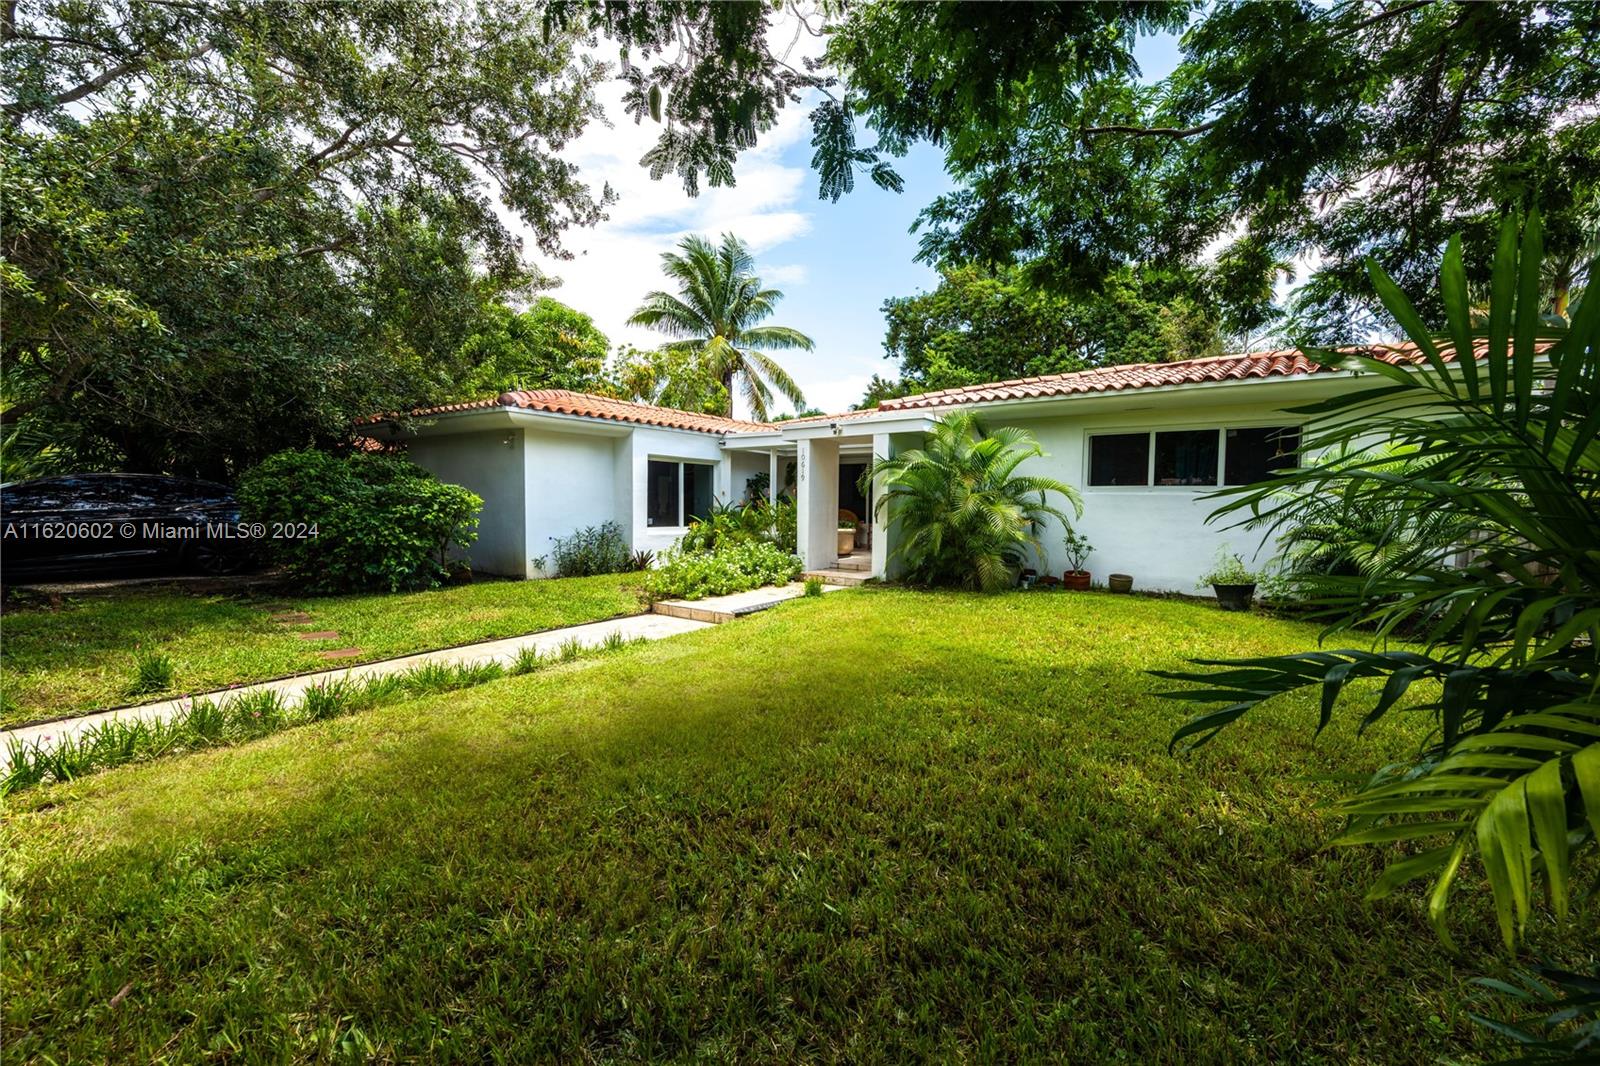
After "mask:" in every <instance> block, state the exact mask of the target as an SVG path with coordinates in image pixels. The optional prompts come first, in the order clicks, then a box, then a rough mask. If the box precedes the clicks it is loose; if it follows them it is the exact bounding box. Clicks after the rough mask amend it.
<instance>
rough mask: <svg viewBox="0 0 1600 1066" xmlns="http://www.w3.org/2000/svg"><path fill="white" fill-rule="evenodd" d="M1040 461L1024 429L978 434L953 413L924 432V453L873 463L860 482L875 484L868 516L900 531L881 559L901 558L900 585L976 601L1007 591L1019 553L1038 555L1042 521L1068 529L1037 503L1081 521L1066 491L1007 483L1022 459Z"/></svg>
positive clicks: (1028, 480) (1028, 479)
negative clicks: (972, 596)
mask: <svg viewBox="0 0 1600 1066" xmlns="http://www.w3.org/2000/svg"><path fill="white" fill-rule="evenodd" d="M1043 455H1044V450H1043V449H1042V448H1040V447H1039V444H1038V442H1037V441H1035V440H1034V439H1033V435H1032V434H1031V433H1029V432H1028V431H1027V430H1024V429H1017V428H1016V427H1014V426H1003V427H1001V428H1000V429H997V430H995V431H994V432H993V433H988V432H986V431H985V430H984V428H983V424H982V423H981V422H979V421H978V418H977V416H976V415H974V414H972V413H971V412H969V411H957V412H955V413H953V414H949V415H946V416H945V417H944V418H943V419H941V420H940V421H939V422H938V423H937V424H936V425H935V426H934V428H933V432H932V433H930V434H928V440H927V443H926V445H925V446H924V447H922V448H918V449H915V450H913V451H908V452H902V453H901V454H900V455H897V456H895V457H894V458H892V459H878V460H876V461H875V462H874V463H873V464H872V467H871V469H870V470H868V471H867V473H866V475H865V476H864V477H863V479H862V480H863V482H866V481H869V480H872V479H876V478H878V477H882V478H883V479H884V482H883V490H882V491H881V492H880V493H879V494H878V504H877V509H878V511H879V513H880V514H882V513H884V512H887V513H888V515H889V520H890V521H892V522H894V523H896V524H897V526H898V528H899V530H900V535H899V538H898V539H899V544H898V545H897V546H896V547H895V549H894V551H893V552H892V553H891V555H890V558H901V559H903V560H904V561H905V564H906V568H907V573H906V576H907V578H908V579H909V580H911V581H914V582H918V583H926V584H930V585H960V586H963V587H966V588H978V589H982V590H984V591H986V592H991V591H994V590H996V589H1000V588H1004V587H1006V586H1007V585H1010V584H1012V583H1013V582H1014V581H1015V580H1016V577H1017V571H1018V570H1019V569H1020V568H1021V567H1022V565H1023V563H1024V562H1025V561H1026V560H1027V559H1028V557H1029V555H1028V550H1029V549H1032V551H1033V553H1034V554H1035V555H1037V556H1040V557H1042V556H1043V555H1044V548H1043V547H1042V545H1040V543H1039V530H1040V528H1041V527H1042V525H1043V524H1044V521H1045V519H1046V518H1054V519H1056V520H1057V521H1059V522H1060V523H1061V524H1062V525H1063V526H1069V525H1070V523H1069V520H1068V518H1067V516H1066V515H1065V514H1063V513H1062V512H1061V511H1060V510H1059V509H1058V508H1056V507H1053V506H1051V505H1050V503H1049V500H1048V498H1047V494H1048V493H1051V492H1054V493H1057V494H1058V495H1060V496H1061V497H1062V498H1063V499H1065V500H1066V501H1067V502H1068V503H1069V504H1071V505H1072V508H1073V511H1074V513H1075V514H1082V513H1083V504H1082V501H1081V500H1080V499H1079V498H1078V494H1077V492H1075V491H1074V490H1073V489H1072V487H1071V486H1069V485H1065V484H1063V483H1062V482H1060V481H1057V480H1055V479H1054V478H1048V477H1032V476H1028V475H1019V474H1017V467H1019V466H1021V465H1022V463H1023V462H1024V461H1025V460H1027V459H1030V458H1033V457H1035V456H1043Z"/></svg>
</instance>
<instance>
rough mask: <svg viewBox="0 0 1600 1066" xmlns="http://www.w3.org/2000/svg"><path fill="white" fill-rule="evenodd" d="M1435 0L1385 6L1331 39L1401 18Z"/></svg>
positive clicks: (1414, 0) (1413, 0) (1427, 5)
mask: <svg viewBox="0 0 1600 1066" xmlns="http://www.w3.org/2000/svg"><path fill="white" fill-rule="evenodd" d="M1433 2H1434V0H1411V3H1408V4H1401V5H1400V6H1399V7H1390V8H1385V9H1383V10H1382V11H1379V12H1378V13H1377V14H1376V15H1373V16H1371V17H1370V18H1364V19H1362V20H1361V21H1360V22H1358V23H1356V24H1355V25H1354V26H1351V27H1350V28H1349V29H1345V30H1340V31H1339V32H1338V33H1336V34H1334V35H1333V37H1332V38H1331V39H1332V40H1335V41H1337V40H1340V39H1341V38H1344V37H1349V36H1350V35H1351V34H1353V33H1360V32H1361V31H1362V30H1364V29H1366V28H1367V27H1368V26H1375V25H1377V24H1378V23H1380V22H1386V21H1388V20H1389V19H1392V18H1399V17H1400V16H1401V15H1404V14H1407V13H1408V12H1412V11H1415V10H1417V8H1419V7H1430V6H1432V5H1433Z"/></svg>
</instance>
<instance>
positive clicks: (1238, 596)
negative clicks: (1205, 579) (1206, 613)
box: [1211, 583, 1256, 611]
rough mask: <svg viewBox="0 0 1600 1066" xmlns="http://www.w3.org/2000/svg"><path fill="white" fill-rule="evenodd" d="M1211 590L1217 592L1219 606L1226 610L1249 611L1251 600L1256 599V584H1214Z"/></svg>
mask: <svg viewBox="0 0 1600 1066" xmlns="http://www.w3.org/2000/svg"><path fill="white" fill-rule="evenodd" d="M1211 591H1213V592H1215V593H1216V594H1217V606H1218V607H1221V608H1222V609H1223V610H1224V611H1248V610H1249V609H1250V601H1251V600H1253V599H1255V595H1256V586H1255V584H1254V583H1251V584H1249V585H1212V586H1211Z"/></svg>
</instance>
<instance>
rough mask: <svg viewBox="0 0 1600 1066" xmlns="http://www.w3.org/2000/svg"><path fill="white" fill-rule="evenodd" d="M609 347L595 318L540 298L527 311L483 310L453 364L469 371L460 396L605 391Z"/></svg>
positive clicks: (500, 308) (498, 305)
mask: <svg viewBox="0 0 1600 1066" xmlns="http://www.w3.org/2000/svg"><path fill="white" fill-rule="evenodd" d="M609 346H610V342H609V341H608V340H606V335H605V334H604V333H602V332H600V329H599V327H597V326H596V325H595V324H594V319H592V318H590V317H589V316H588V315H586V314H584V313H583V312H581V311H577V310H574V309H573V308H571V307H568V306H567V305H566V304H564V303H561V302H560V301H559V300H552V299H551V298H550V297H548V296H541V297H539V299H537V300H535V301H534V303H533V306H532V307H530V308H528V309H527V310H526V311H515V310H513V309H511V308H509V307H506V306H505V305H503V304H496V305H493V306H491V307H488V308H486V309H485V311H484V314H483V319H482V321H481V322H480V323H479V324H478V326H477V328H476V329H474V330H473V332H472V333H471V335H469V336H468V337H467V339H466V340H465V341H463V342H462V344H461V348H460V350H459V352H458V353H457V361H458V362H459V363H460V364H461V365H462V366H466V367H471V368H472V369H471V370H470V371H468V372H467V374H466V377H465V380H464V381H463V384H462V387H461V389H460V394H461V395H463V396H467V397H480V396H484V395H487V394H493V393H501V392H505V391H507V390H508V389H572V390H574V391H576V392H595V391H599V390H604V389H605V387H606V385H605V380H606V379H605V369H606V351H607V349H608V348H609Z"/></svg>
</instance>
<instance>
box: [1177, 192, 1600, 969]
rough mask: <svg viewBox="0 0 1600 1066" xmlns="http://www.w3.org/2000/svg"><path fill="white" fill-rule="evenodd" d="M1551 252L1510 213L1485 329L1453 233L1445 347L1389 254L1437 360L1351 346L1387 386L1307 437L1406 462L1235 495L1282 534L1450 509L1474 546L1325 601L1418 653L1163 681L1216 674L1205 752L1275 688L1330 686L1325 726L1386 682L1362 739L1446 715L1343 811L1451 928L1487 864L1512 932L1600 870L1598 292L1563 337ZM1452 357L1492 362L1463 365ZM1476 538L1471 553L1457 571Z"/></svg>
mask: <svg viewBox="0 0 1600 1066" xmlns="http://www.w3.org/2000/svg"><path fill="white" fill-rule="evenodd" d="M1543 264H1544V241H1543V232H1542V226H1541V224H1540V220H1539V218H1538V216H1537V215H1535V216H1533V217H1530V218H1529V219H1528V220H1527V223H1526V225H1525V226H1524V227H1523V228H1522V231H1521V234H1520V238H1519V234H1518V227H1517V225H1516V222H1515V220H1511V219H1508V220H1507V221H1506V222H1505V224H1504V225H1503V226H1502V228H1501V232H1500V238H1499V241H1498V250H1497V252H1496V255H1495V259H1494V265H1493V268H1492V272H1491V285H1490V288H1489V295H1490V300H1489V309H1488V319H1487V329H1486V331H1484V332H1483V333H1477V332H1475V331H1474V330H1473V328H1472V322H1471V314H1470V312H1471V301H1470V299H1469V294H1468V284H1467V278H1468V277H1469V273H1468V271H1467V269H1466V267H1465V265H1464V263H1463V261H1462V252H1461V243H1460V242H1459V241H1452V242H1451V243H1450V245H1449V248H1448V251H1447V253H1446V256H1445V260H1444V267H1443V272H1442V276H1441V280H1440V286H1439V289H1440V292H1439V299H1440V303H1441V305H1442V306H1443V309H1444V311H1445V314H1446V320H1447V323H1448V329H1447V331H1446V332H1445V334H1444V335H1443V339H1440V338H1438V337H1436V336H1434V335H1432V334H1430V331H1429V330H1428V329H1427V328H1426V327H1425V326H1424V324H1423V320H1422V318H1421V316H1420V315H1419V314H1418V312H1417V310H1416V309H1415V307H1414V306H1413V305H1412V304H1411V302H1410V301H1409V300H1407V299H1406V297H1405V296H1404V295H1403V294H1402V293H1401V291H1400V289H1399V287H1398V286H1397V285H1396V284H1395V283H1394V281H1393V280H1391V279H1390V277H1389V276H1388V275H1387V274H1386V273H1385V272H1384V271H1383V270H1382V269H1381V268H1379V267H1378V266H1377V265H1376V264H1374V265H1373V266H1372V268H1371V269H1372V280H1373V283H1374V285H1375V287H1376V290H1377V292H1378V294H1379V296H1380V297H1381V298H1382V300H1383V302H1384V305H1385V307H1386V308H1387V309H1388V311H1389V313H1390V314H1392V315H1393V316H1394V318H1395V319H1396V320H1397V321H1399V322H1400V323H1402V325H1403V326H1404V327H1405V329H1406V332H1407V334H1408V336H1409V337H1410V338H1411V340H1412V341H1413V342H1414V343H1415V344H1416V345H1417V346H1418V349H1419V351H1420V353H1421V359H1422V364H1421V365H1420V366H1417V367H1405V366H1396V365H1391V364H1390V363H1388V362H1385V361H1383V360H1380V359H1375V358H1369V357H1366V356H1360V355H1353V356H1346V357H1344V360H1343V365H1345V366H1347V367H1349V368H1350V369H1357V370H1361V371H1364V372H1367V373H1370V374H1372V375H1374V376H1375V377H1377V378H1379V379H1380V380H1381V381H1382V382H1383V383H1382V384H1380V385H1378V386H1376V387H1374V388H1371V389H1366V390H1363V391H1361V392H1359V393H1357V394H1354V395H1350V396H1346V397H1344V398H1340V399H1334V400H1329V401H1326V402H1324V403H1321V404H1317V405H1314V406H1312V407H1308V408H1304V409H1302V410H1303V412H1304V413H1306V414H1308V415H1311V416H1314V417H1316V418H1318V419H1320V420H1321V422H1320V425H1321V428H1320V429H1319V430H1318V431H1317V432H1315V433H1314V434H1312V435H1310V436H1309V437H1308V438H1307V440H1306V442H1305V444H1306V447H1307V449H1308V451H1309V452H1310V453H1311V454H1317V453H1319V452H1330V451H1331V452H1334V453H1336V454H1337V453H1338V452H1339V450H1340V449H1345V450H1347V451H1349V450H1353V446H1354V445H1355V443H1356V442H1358V441H1361V440H1370V439H1371V437H1372V436H1373V435H1378V436H1383V437H1387V438H1389V439H1390V440H1391V441H1392V443H1393V445H1394V446H1395V447H1397V448H1400V449H1403V450H1404V454H1405V455H1406V456H1407V461H1408V463H1409V464H1410V465H1409V468H1408V469H1407V470H1405V471H1404V472H1403V473H1397V472H1396V471H1395V470H1394V468H1393V462H1394V460H1393V458H1392V455H1391V454H1390V453H1386V452H1379V453H1373V454H1368V455H1366V456H1364V457H1363V456H1356V457H1353V458H1349V459H1344V460H1341V461H1337V462H1333V463H1329V464H1327V465H1310V466H1308V467H1306V468H1305V469H1301V470H1297V471H1292V472H1288V473H1286V474H1285V475H1283V476H1282V477H1281V478H1280V481H1279V482H1278V483H1268V484H1264V485H1256V486H1251V487H1247V488H1244V489H1239V490H1225V491H1226V492H1227V493H1229V494H1230V495H1232V498H1231V499H1230V500H1229V501H1228V502H1227V503H1226V504H1224V506H1223V507H1222V508H1221V510H1220V511H1219V512H1218V513H1219V515H1225V516H1232V517H1234V518H1243V519H1245V520H1251V519H1254V520H1256V521H1259V522H1261V523H1264V524H1265V525H1266V526H1267V527H1268V528H1269V529H1283V528H1286V527H1288V526H1290V525H1292V524H1293V523H1295V522H1297V521H1299V520H1300V518H1301V517H1302V516H1303V515H1307V514H1308V513H1309V514H1311V515H1312V516H1314V515H1315V513H1316V508H1317V506H1318V505H1317V504H1316V503H1315V501H1316V499H1317V497H1319V496H1327V497H1329V498H1334V499H1339V498H1344V497H1345V496H1347V495H1348V494H1351V493H1356V494H1358V495H1359V497H1360V498H1361V499H1362V501H1363V506H1366V507H1370V508H1372V509H1373V510H1374V511H1375V512H1376V513H1390V512H1391V511H1395V512H1398V511H1406V510H1409V511H1417V510H1423V509H1427V510H1433V511H1437V512H1440V513H1441V514H1442V515H1444V516H1446V517H1447V519H1448V521H1450V522H1452V523H1457V524H1458V525H1459V528H1460V530H1461V540H1460V541H1459V542H1458V543H1456V544H1448V543H1442V542H1440V541H1438V540H1430V539H1422V540H1416V541H1413V542H1412V543H1411V544H1409V545H1408V546H1406V547H1404V548H1403V549H1402V550H1400V551H1398V552H1397V553H1396V554H1395V556H1394V557H1393V558H1391V560H1390V561H1389V563H1388V565H1386V566H1383V567H1378V568H1372V569H1370V570H1369V571H1365V572H1358V573H1355V574H1350V575H1346V576H1342V577H1336V578H1330V579H1329V581H1328V586H1327V588H1326V589H1325V591H1324V593H1323V595H1322V596H1321V597H1320V604H1321V605H1322V606H1323V607H1325V608H1328V609H1331V610H1334V611H1336V612H1337V613H1338V620H1337V623H1336V625H1338V626H1339V627H1341V628H1344V627H1351V626H1362V627H1368V628H1370V629H1371V630H1372V632H1374V633H1375V634H1376V636H1377V637H1378V638H1379V639H1380V640H1382V639H1383V638H1387V637H1390V636H1397V635H1403V636H1405V637H1407V638H1408V640H1409V641H1410V642H1412V643H1413V644H1414V645H1417V646H1420V650H1410V649H1407V650H1372V651H1365V650H1356V649H1348V650H1340V651H1317V652H1307V653H1304V654H1300V655H1288V656H1274V657H1269V658H1258V659H1243V660H1232V661H1219V662H1207V663H1204V664H1203V665H1206V666H1208V667H1215V669H1208V670H1204V671H1200V672H1187V671H1186V672H1172V673H1162V674H1160V675H1159V676H1163V677H1169V678H1176V679H1181V680H1185V681H1191V682H1197V683H1199V684H1200V685H1202V686H1203V687H1201V688H1199V689H1189V690H1185V691H1179V692H1175V693H1170V695H1172V696H1175V697H1177V698H1182V699H1188V700H1196V701H1201V702H1205V703H1212V704H1220V705H1221V706H1219V707H1217V708H1215V709H1211V710H1206V711H1203V712H1201V713H1199V714H1197V715H1195V716H1194V717H1193V718H1192V719H1191V720H1190V721H1188V722H1187V723H1186V724H1185V725H1184V726H1183V727H1182V728H1181V729H1179V730H1178V731H1177V733H1176V735H1175V736H1174V738H1173V743H1174V744H1175V745H1176V744H1180V743H1188V744H1193V745H1198V744H1203V743H1205V742H1206V741H1208V740H1210V739H1211V738H1212V737H1214V736H1215V735H1216V733H1217V731H1218V730H1221V729H1223V728H1225V727H1226V726H1227V725H1228V724H1229V723H1230V722H1233V721H1235V720H1236V719H1238V718H1239V717H1240V716H1242V715H1244V714H1247V713H1249V712H1250V711H1251V710H1252V709H1254V708H1255V707H1257V706H1258V705H1259V704H1260V703H1262V702H1263V701H1264V700H1267V699H1270V698H1271V697H1273V696H1275V695H1278V694H1280V693H1284V692H1289V691H1292V690H1295V689H1300V688H1303V687H1307V686H1320V688H1321V693H1322V699H1321V711H1320V717H1319V722H1318V726H1317V728H1318V730H1319V731H1320V730H1321V729H1323V728H1325V727H1326V726H1327V725H1328V724H1329V723H1330V722H1331V721H1332V719H1333V717H1334V715H1335V714H1336V713H1337V712H1338V711H1339V710H1340V695H1341V693H1342V692H1343V691H1344V689H1345V688H1346V686H1347V685H1349V684H1350V683H1351V682H1354V681H1357V680H1363V679H1371V680H1373V681H1375V682H1378V684H1377V686H1376V687H1375V689H1374V690H1373V691H1374V692H1375V693H1376V696H1375V697H1374V698H1371V699H1370V700H1369V701H1366V700H1364V703H1365V706H1364V710H1363V713H1362V717H1361V728H1362V729H1363V730H1367V729H1370V728H1372V727H1374V726H1376V725H1377V724H1378V723H1380V722H1382V721H1383V720H1384V719H1385V718H1386V717H1387V716H1389V715H1391V714H1395V713H1400V712H1401V711H1402V710H1404V711H1405V712H1406V713H1412V714H1427V715H1430V716H1431V717H1432V719H1433V721H1434V723H1435V726H1436V730H1435V732H1434V733H1433V734H1432V735H1431V738H1430V740H1429V742H1428V743H1427V744H1426V746H1425V747H1424V748H1423V749H1422V750H1421V751H1419V752H1418V753H1417V755H1416V757H1415V759H1414V760H1412V761H1411V762H1409V763H1405V764H1402V765H1398V766H1390V767H1386V768H1385V769H1383V770H1380V771H1379V772H1378V773H1376V774H1375V775H1374V776H1373V777H1372V779H1371V780H1370V781H1369V782H1368V783H1367V784H1366V785H1365V786H1364V787H1362V788H1360V789H1359V790H1358V791H1356V792H1355V793H1354V794H1353V795H1350V796H1349V797H1347V798H1346V799H1345V800H1344V801H1343V803H1342V810H1343V811H1344V812H1345V813H1346V814H1347V815H1349V816H1350V826H1349V831H1348V832H1347V833H1346V834H1345V835H1343V836H1342V837H1340V838H1339V840H1337V841H1336V843H1338V844H1342V845H1379V846H1385V847H1388V846H1393V845H1396V844H1403V845H1404V846H1405V848H1406V851H1405V853H1404V855H1403V856H1402V857H1398V858H1396V860H1395V861H1394V862H1393V863H1392V864H1391V865H1390V866H1389V867H1388V869H1387V870H1386V871H1385V873H1384V874H1383V876H1382V877H1381V878H1380V879H1379V880H1378V882H1377V883H1376V884H1374V885H1373V887H1372V890H1371V895H1373V896H1374V897H1379V896H1384V895H1388V894H1389V893H1391V892H1393V891H1395V890H1396V889H1397V888H1399V887H1400V886H1401V885H1404V884H1407V883H1408V882H1411V881H1413V880H1414V879H1417V878H1424V877H1426V878H1431V879H1432V882H1433V886H1432V890H1431V893H1430V895H1429V899H1428V914H1429V918H1430V920H1431V921H1432V922H1433V924H1434V926H1435V928H1436V929H1437V930H1438V932H1439V934H1440V935H1441V936H1442V937H1445V938H1446V939H1447V940H1448V935H1449V934H1448V930H1447V928H1446V915H1447V909H1448V901H1449V895H1450V891H1451V888H1452V886H1453V885H1454V884H1455V883H1456V881H1457V878H1458V876H1459V874H1460V873H1461V871H1462V869H1463V867H1464V865H1465V864H1467V863H1468V862H1469V860H1470V861H1475V862H1476V864H1477V865H1478V866H1479V867H1481V869H1482V870H1483V873H1484V875H1485V877H1486V879H1487V882H1488V884H1489V886H1490V888H1491V890H1492V894H1493V900H1494V906H1495V912H1496V914H1497V917H1498V922H1499V927H1500V932H1501V935H1502V937H1503V938H1504V940H1505V942H1506V943H1507V944H1508V945H1510V944H1515V943H1517V942H1518V940H1519V939H1520V938H1521V937H1522V936H1523V934H1524V933H1525V931H1526V928H1527V925H1528V922H1529V919H1530V917H1532V915H1533V914H1534V912H1535V911H1536V910H1538V909H1539V908H1540V906H1541V893H1540V891H1539V886H1540V885H1541V883H1542V885H1543V901H1544V903H1545V904H1547V905H1548V908H1549V910H1550V912H1552V913H1553V915H1554V916H1555V917H1556V918H1557V919H1560V918H1562V917H1563V916H1565V915H1566V913H1567V911H1568V907H1569V901H1570V899H1571V897H1572V894H1573V891H1574V889H1573V886H1574V884H1575V883H1580V884H1581V883H1582V882H1583V881H1584V880H1587V881H1589V882H1591V883H1592V881H1593V879H1594V877H1595V876H1596V873H1597V867H1596V861H1595V860H1596V858H1597V854H1596V852H1597V843H1596V840H1597V837H1600V695H1597V688H1600V641H1597V639H1596V638H1597V636H1600V352H1597V351H1596V345H1597V340H1600V300H1585V301H1583V303H1582V304H1581V305H1580V306H1579V307H1578V309H1577V310H1576V313H1575V315H1574V317H1573V319H1572V321H1571V324H1570V328H1564V326H1563V324H1561V323H1560V322H1559V321H1554V320H1552V319H1551V318H1549V317H1548V316H1546V315H1545V314H1544V311H1545V306H1546V305H1545V303H1544V299H1543V298H1542V297H1541V283H1542V278H1541V267H1542V266H1543ZM1452 351H1453V352H1455V353H1467V352H1478V353H1481V359H1474V358H1464V359H1459V360H1456V361H1455V362H1450V361H1447V358H1446V357H1447V356H1449V355H1451V353H1452ZM1319 358H1327V359H1336V358H1339V357H1338V356H1337V355H1336V354H1335V353H1323V354H1322V355H1319ZM1285 488H1287V489H1288V490H1289V491H1288V492H1287V493H1285V492H1284V489H1285ZM1308 501H1309V502H1308ZM1393 535H1395V536H1396V537H1398V536H1402V535H1405V530H1404V528H1396V529H1395V530H1393ZM1378 547H1379V548H1380V549H1381V548H1384V547H1387V542H1382V541H1381V542H1380V544H1379V545H1378ZM1460 548H1466V549H1469V551H1468V556H1467V558H1466V561H1465V562H1464V564H1461V563H1460V551H1459V549H1460Z"/></svg>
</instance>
